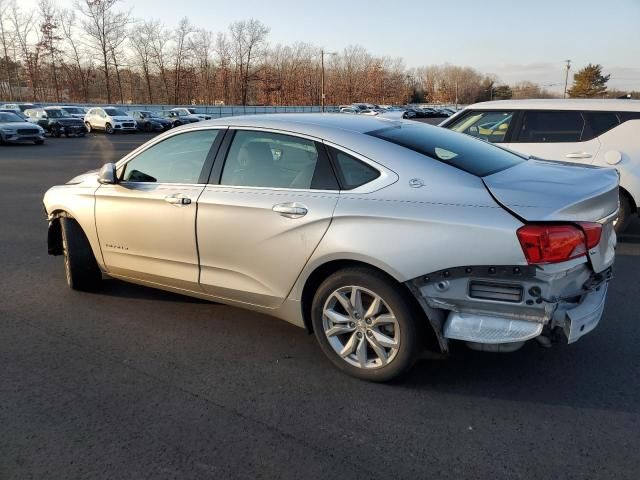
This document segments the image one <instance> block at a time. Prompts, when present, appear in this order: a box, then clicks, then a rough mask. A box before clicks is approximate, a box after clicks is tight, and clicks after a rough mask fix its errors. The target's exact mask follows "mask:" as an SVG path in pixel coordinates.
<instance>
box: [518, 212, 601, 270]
mask: <svg viewBox="0 0 640 480" xmlns="http://www.w3.org/2000/svg"><path fill="white" fill-rule="evenodd" d="M578 225H579V226H578ZM578 225H555V224H550V225H538V224H532V225H525V226H524V227H520V228H519V229H518V231H517V235H518V240H519V241H520V245H522V250H523V251H524V255H525V257H526V258H527V262H528V263H529V264H544V263H558V262H564V261H566V260H571V259H572V258H576V257H580V256H582V255H585V254H586V253H587V249H589V248H593V247H595V246H596V245H597V244H598V243H599V242H600V235H601V233H602V225H600V224H599V223H590V222H582V223H578Z"/></svg>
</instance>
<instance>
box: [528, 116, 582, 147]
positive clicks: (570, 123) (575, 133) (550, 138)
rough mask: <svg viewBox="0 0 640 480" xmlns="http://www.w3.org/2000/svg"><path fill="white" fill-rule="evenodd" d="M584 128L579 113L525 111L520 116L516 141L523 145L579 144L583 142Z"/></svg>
mask: <svg viewBox="0 0 640 480" xmlns="http://www.w3.org/2000/svg"><path fill="white" fill-rule="evenodd" d="M585 127H586V124H585V121H584V118H583V117H582V114H581V113H580V112H572V111H557V112H545V111H527V112H524V113H523V114H522V122H521V125H520V128H519V131H518V133H517V134H516V141H518V142H523V143H560V142H580V141H582V140H583V135H584V134H585ZM584 140H586V138H584Z"/></svg>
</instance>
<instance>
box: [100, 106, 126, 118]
mask: <svg viewBox="0 0 640 480" xmlns="http://www.w3.org/2000/svg"><path fill="white" fill-rule="evenodd" d="M104 111H105V113H106V114H107V115H109V116H110V117H126V116H127V114H126V113H125V112H123V111H122V110H118V109H117V108H105V109H104Z"/></svg>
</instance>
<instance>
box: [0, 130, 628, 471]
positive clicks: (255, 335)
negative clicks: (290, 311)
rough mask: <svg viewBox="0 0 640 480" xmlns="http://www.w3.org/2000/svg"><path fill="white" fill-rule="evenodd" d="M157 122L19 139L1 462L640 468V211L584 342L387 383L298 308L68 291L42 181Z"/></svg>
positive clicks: (4, 293) (471, 358)
mask: <svg viewBox="0 0 640 480" xmlns="http://www.w3.org/2000/svg"><path fill="white" fill-rule="evenodd" d="M148 138H150V136H149V135H143V134H136V135H116V136H106V135H103V134H91V135H88V136H87V137H86V138H60V139H47V143H46V144H45V145H44V146H33V145H24V146H3V147H0V206H1V207H2V210H3V216H2V224H1V226H0V271H1V273H2V274H1V275H0V479H1V480H9V479H20V480H22V479H31V478H33V479H76V478H78V479H84V478H86V479H146V478H149V479H201V478H206V479H209V478H210V479H226V478H246V479H255V478H263V479H270V478H283V479H285V478H304V479H315V478H358V479H377V478H380V479H405V478H406V479H426V478H434V479H445V478H454V479H467V478H469V479H471V478H490V479H534V478H536V479H538V478H539V479H551V478H558V479H572V478H576V479H577V478H580V479H607V480H610V479H637V478H640V347H639V344H640V317H639V315H638V307H637V306H636V303H635V301H636V300H637V299H638V296H639V294H640V280H639V278H640V277H639V273H638V272H640V222H638V221H636V222H635V223H634V225H633V227H632V228H631V230H630V232H629V234H628V235H625V236H624V237H623V238H622V239H621V243H620V248H619V250H618V258H617V261H616V267H615V278H614V279H613V281H612V282H611V284H610V289H609V297H608V302H607V308H606V312H605V315H604V318H603V319H602V321H601V324H600V325H599V326H598V328H597V329H596V330H595V331H594V332H592V333H591V334H589V335H587V336H585V337H584V338H582V339H581V340H580V341H578V342H577V343H575V344H573V345H558V346H554V347H553V348H550V349H545V348H542V347H540V346H538V345H537V344H535V343H531V344H528V345H526V346H525V347H524V348H523V349H522V350H520V351H518V352H515V353H512V354H489V353H479V352H473V351H470V350H467V349H466V348H464V347H459V348H455V349H454V351H453V353H452V355H451V357H450V358H449V359H447V360H423V361H420V362H419V363H418V364H417V365H416V366H415V368H414V369H413V370H412V371H411V372H410V374H409V375H408V376H406V377H405V378H403V379H401V380H400V381H397V382H395V383H392V384H386V385H378V384H371V383H366V382H363V381H359V380H355V379H353V378H350V377H347V376H345V375H343V374H341V373H339V372H338V371H336V370H335V369H334V368H333V367H332V366H331V365H330V363H329V361H328V360H326V359H325V358H324V356H323V354H322V352H321V351H320V349H319V347H318V346H317V345H316V342H315V339H314V337H313V336H309V335H307V334H306V333H305V332H304V331H303V330H301V329H299V328H297V327H294V326H292V325H289V324H287V323H285V322H282V321H279V320H276V319H273V318H270V317H267V316H264V315H260V314H256V313H251V312H246V311H243V310H239V309H236V308H232V307H227V306H223V305H218V304H213V303H208V302H204V301H199V300H194V299H191V298H187V297H182V296H179V295H174V294H170V293H166V292H161V291H155V290H152V289H149V288H145V287H140V286H135V285H129V284H126V283H123V282H120V281H116V280H108V281H105V285H104V289H103V290H102V291H101V292H99V293H79V292H75V291H71V290H70V289H68V288H67V286H66V284H65V280H64V273H63V267H62V259H61V258H60V257H51V256H48V255H47V251H46V222H45V219H44V214H43V210H42V204H41V201H42V195H43V193H44V191H45V190H46V189H47V188H48V187H49V186H51V185H54V184H59V183H63V182H65V181H67V180H68V179H70V178H71V177H73V176H74V175H76V174H78V173H81V172H84V171H86V170H89V169H95V168H99V167H100V166H101V165H102V164H103V163H105V162H108V161H114V160H117V159H118V158H120V157H121V156H122V155H123V154H125V153H126V152H128V151H130V150H131V149H133V148H134V147H136V146H137V145H138V144H140V143H142V142H144V141H145V140H147V139H148Z"/></svg>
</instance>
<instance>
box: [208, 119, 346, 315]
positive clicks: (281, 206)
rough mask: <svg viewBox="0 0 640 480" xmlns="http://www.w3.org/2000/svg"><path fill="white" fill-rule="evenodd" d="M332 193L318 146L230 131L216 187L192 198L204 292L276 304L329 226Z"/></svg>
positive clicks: (333, 202) (329, 173)
mask: <svg viewBox="0 0 640 480" xmlns="http://www.w3.org/2000/svg"><path fill="white" fill-rule="evenodd" d="M216 170H218V169H217V168H214V175H215V172H216ZM217 180H218V179H214V183H215V182H217ZM338 196H339V192H338V185H337V180H336V178H335V175H334V173H333V170H332V169H331V165H330V164H329V160H328V157H327V155H326V151H325V150H324V146H323V145H322V144H318V143H316V142H315V141H313V140H310V139H307V138H302V137H299V136H292V135H283V134H279V133H271V132H265V131H251V130H238V131H237V132H235V135H234V137H233V140H232V143H231V145H230V148H229V151H228V153H227V155H226V161H225V163H224V167H223V169H222V171H221V175H220V180H219V184H212V185H207V187H206V188H205V190H204V192H203V193H202V196H201V197H200V200H199V201H198V228H197V232H198V245H199V248H200V268H201V274H200V283H201V285H202V288H203V290H204V291H205V292H207V293H209V294H211V295H214V296H216V297H218V298H225V299H230V300H234V301H238V302H243V303H249V304H254V305H260V306H263V307H270V308H273V307H277V306H279V305H280V304H281V303H282V302H283V301H284V299H285V298H286V297H287V295H288V294H289V291H290V290H291V288H292V287H293V284H294V283H295V281H296V279H297V277H298V275H299V274H300V272H301V271H302V268H303V267H304V265H305V264H306V262H307V260H308V259H309V257H310V256H311V254H312V253H313V251H314V250H315V248H316V247H317V245H318V243H319V242H320V240H321V239H322V237H323V235H324V234H325V232H326V231H327V228H329V224H330V223H331V218H332V215H333V211H334V208H335V206H336V203H337V201H338Z"/></svg>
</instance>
